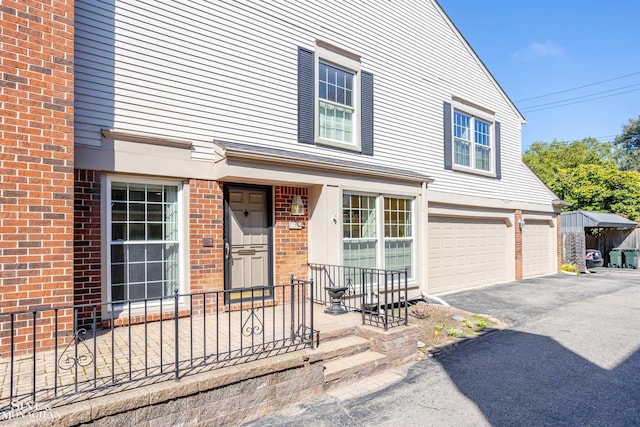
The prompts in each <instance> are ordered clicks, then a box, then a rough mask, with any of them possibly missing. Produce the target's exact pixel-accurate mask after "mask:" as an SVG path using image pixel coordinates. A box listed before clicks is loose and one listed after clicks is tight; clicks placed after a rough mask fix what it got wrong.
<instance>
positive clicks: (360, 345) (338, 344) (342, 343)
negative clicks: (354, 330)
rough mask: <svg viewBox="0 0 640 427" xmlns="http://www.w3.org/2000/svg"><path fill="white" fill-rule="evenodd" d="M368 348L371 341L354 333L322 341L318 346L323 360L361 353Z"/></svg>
mask: <svg viewBox="0 0 640 427" xmlns="http://www.w3.org/2000/svg"><path fill="white" fill-rule="evenodd" d="M370 348H371V342H370V341H369V340H368V339H366V338H361V337H357V336H355V335H350V336H346V337H341V338H335V339H332V340H329V341H323V342H321V343H320V346H319V347H318V349H319V350H321V351H322V354H323V359H324V360H325V361H329V360H331V359H336V358H338V357H346V356H351V355H353V354H357V353H362V352H365V351H367V350H369V349H370Z"/></svg>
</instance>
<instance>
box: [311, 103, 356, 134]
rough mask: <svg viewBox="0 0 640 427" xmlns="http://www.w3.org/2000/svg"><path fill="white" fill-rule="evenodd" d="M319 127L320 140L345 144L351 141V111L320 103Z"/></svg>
mask: <svg viewBox="0 0 640 427" xmlns="http://www.w3.org/2000/svg"><path fill="white" fill-rule="evenodd" d="M319 125H320V127H319V131H320V132H319V133H320V137H321V138H326V139H333V140H336V141H340V142H347V143H351V142H352V141H353V110H348V109H345V108H342V107H336V106H334V105H330V104H325V103H323V102H321V103H320V120H319Z"/></svg>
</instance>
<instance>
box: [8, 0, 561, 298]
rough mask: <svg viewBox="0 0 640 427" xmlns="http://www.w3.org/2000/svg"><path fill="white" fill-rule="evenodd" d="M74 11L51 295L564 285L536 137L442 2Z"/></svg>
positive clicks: (146, 5)
mask: <svg viewBox="0 0 640 427" xmlns="http://www.w3.org/2000/svg"><path fill="white" fill-rule="evenodd" d="M3 13H8V12H3ZM24 13H27V12H26V11H25V12H24ZM72 13H73V20H71V18H70V16H71V15H72V14H71V13H70V12H69V11H64V13H62V14H61V15H60V16H61V17H63V18H64V19H54V20H53V21H54V22H63V25H65V26H66V27H65V28H67V29H70V31H72V33H73V40H72V43H71V46H73V51H72V52H69V51H66V52H63V54H62V55H61V56H60V57H61V58H63V59H64V61H66V62H64V64H63V65H64V66H66V67H70V66H71V58H72V59H73V63H72V64H73V69H72V70H71V71H72V73H73V74H72V79H70V80H69V82H68V83H67V86H65V87H67V88H69V87H71V88H72V90H73V108H71V106H70V105H66V104H64V103H62V104H61V106H60V107H59V108H58V106H56V105H53V107H56V108H54V109H53V110H54V111H58V110H59V109H60V108H63V109H64V112H66V114H67V115H68V114H69V113H70V112H73V117H72V119H73V121H72V122H71V118H70V117H67V118H66V119H67V122H66V124H72V127H73V128H72V129H73V146H72V147H70V148H69V149H68V151H66V153H67V154H68V156H67V160H69V158H68V157H69V156H71V160H72V164H73V173H74V177H73V183H74V188H75V193H74V194H71V193H70V191H71V187H70V186H68V185H67V186H66V187H64V188H63V189H62V190H61V191H60V192H61V193H65V194H66V199H65V198H63V197H61V196H56V195H55V194H53V195H52V197H53V198H54V199H58V200H69V199H70V198H72V197H73V198H74V200H75V205H74V210H73V214H72V215H67V216H66V217H65V218H64V219H66V220H67V221H68V220H69V219H71V218H73V221H74V224H75V227H74V230H73V239H72V240H73V241H74V242H75V243H74V253H73V262H74V263H73V280H68V279H69V277H68V276H65V277H66V280H62V281H61V282H60V285H59V289H63V290H65V291H66V292H67V293H66V294H65V295H69V294H73V295H74V301H75V302H76V303H80V302H101V301H109V300H126V299H135V298H144V297H159V296H165V295H171V294H172V293H173V291H174V289H176V288H177V289H179V290H180V292H182V293H187V292H198V291H206V290H217V289H233V290H237V293H235V294H233V295H235V297H237V298H242V297H246V296H247V295H248V293H247V292H246V289H248V288H251V287H254V286H264V285H273V284H274V283H286V282H287V281H288V280H289V275H290V274H294V275H296V276H297V277H303V278H304V277H307V276H308V275H309V269H308V265H307V264H308V263H309V262H313V263H322V264H336V265H347V266H358V267H370V268H380V269H404V268H407V269H408V272H409V282H410V286H411V293H412V296H414V297H417V296H420V295H421V294H424V295H426V294H442V293H445V292H447V291H453V290H457V289H463V288H469V287H475V286H481V285H489V284H494V283H499V282H506V281H511V280H518V279H521V278H525V277H531V276H536V275H542V274H551V273H555V272H557V270H558V236H559V225H560V223H559V210H560V207H559V205H558V200H556V196H555V195H554V194H552V193H551V192H550V191H549V190H548V189H547V188H546V187H545V186H544V185H543V184H542V183H541V182H540V181H539V180H538V179H537V178H536V177H535V176H534V175H533V173H532V172H531V171H530V170H529V169H528V168H527V167H526V166H524V165H523V163H522V161H521V141H520V134H521V126H522V125H523V123H525V120H524V118H523V116H522V114H521V113H520V112H519V111H518V109H517V108H516V106H515V105H514V104H513V102H512V101H511V100H510V99H509V97H508V96H507V94H506V93H505V92H504V90H503V89H502V88H501V87H500V85H499V84H498V82H497V81H496V80H495V79H494V77H493V76H492V75H491V73H490V72H489V70H488V69H487V67H486V66H485V65H484V64H483V63H482V61H481V60H480V58H478V56H477V55H476V53H475V52H474V51H473V49H472V48H471V47H470V46H469V44H468V43H467V41H466V40H465V39H464V37H463V36H462V35H461V34H460V32H459V31H458V30H457V29H456V27H455V25H454V24H453V23H452V22H451V20H450V19H449V18H448V17H447V15H446V14H445V13H444V11H443V10H442V8H441V7H440V6H439V5H438V4H437V2H436V1H434V0H430V1H424V2H410V3H405V2H367V3H363V2H352V1H325V2H321V3H318V2H287V1H276V0H273V1H260V2H255V1H228V2H227V1H191V2H174V1H154V2H141V1H136V0H101V1H98V0H91V1H89V0H76V1H75V5H74V6H73V11H72ZM3 16H4V15H3ZM3 25H4V24H3ZM63 45H64V44H63ZM66 46H67V47H68V46H69V45H66ZM3 55H6V53H3ZM4 64H5V63H3V65H4ZM32 71H33V72H41V73H42V74H44V75H45V76H46V75H49V74H47V70H46V69H43V70H38V69H35V70H32ZM65 71H66V72H67V73H68V72H70V69H69V68H66V69H65ZM6 73H7V72H5V75H6ZM13 74H15V75H16V76H19V75H20V71H19V70H18V71H16V72H15V73H13ZM25 79H26V78H25ZM19 84H23V85H27V84H28V82H22V83H19ZM6 88H7V86H6V85H5V86H3V90H5V92H4V93H6ZM65 99H66V100H67V101H66V102H67V103H68V102H69V100H70V99H71V96H67V97H66V98H65ZM5 116H6V115H5ZM42 121H43V122H46V121H47V119H46V118H44V119H43V120H42ZM66 135H67V137H65V138H67V140H68V134H66ZM50 145H51V147H55V146H56V145H57V144H56V142H55V141H54V142H51V143H50ZM51 150H52V151H55V150H53V148H51ZM45 151H46V149H45ZM34 155H36V154H34ZM42 157H47V156H46V155H44V154H43V155H42ZM66 172H67V173H69V172H70V171H66ZM65 177H66V178H69V177H68V176H66V175H65ZM65 189H66V190H65ZM56 194H57V193H56ZM5 197H7V196H6V195H5ZM5 202H6V203H8V202H7V199H3V203H5ZM43 204H44V205H47V203H46V202H44V203H43ZM68 231H69V230H68V229H67V234H66V237H63V238H62V239H63V240H65V241H67V242H68V240H69V233H68ZM6 232H7V233H9V232H10V230H8V231H6ZM33 238H34V239H35V238H36V237H33ZM54 239H55V237H54ZM42 240H45V238H43V239H42ZM32 244H33V243H30V244H28V245H24V246H25V251H32V252H33V250H34V249H33V248H32V247H31V246H29V245H32ZM43 244H44V243H43ZM26 253H27V252H25V254H26ZM68 261H69V256H66V257H65V258H64V262H67V263H68ZM19 262H20V261H19V259H18V261H17V263H19ZM34 267H37V266H34ZM68 267H69V266H68V265H66V264H65V268H67V269H68ZM66 271H67V272H68V271H69V270H66ZM18 282H20V281H19V280H18V281H17V282H16V283H17V285H16V286H18V287H19V286H20V284H19V283H18ZM20 299H21V297H16V298H15V300H16V301H18V304H20V302H19V301H20ZM42 302H43V303H46V301H42Z"/></svg>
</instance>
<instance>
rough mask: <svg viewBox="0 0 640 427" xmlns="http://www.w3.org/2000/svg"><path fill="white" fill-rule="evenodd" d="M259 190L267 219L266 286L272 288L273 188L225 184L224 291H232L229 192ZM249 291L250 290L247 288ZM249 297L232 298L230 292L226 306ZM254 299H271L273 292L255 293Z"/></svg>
mask: <svg viewBox="0 0 640 427" xmlns="http://www.w3.org/2000/svg"><path fill="white" fill-rule="evenodd" d="M234 189H237V190H259V191H263V192H264V193H265V196H266V200H265V208H266V218H267V264H268V266H267V274H268V278H267V280H268V283H267V284H266V285H267V286H269V287H270V288H272V287H273V280H274V278H273V276H274V266H273V253H274V252H273V217H274V215H273V188H272V187H270V186H265V185H255V184H239V183H225V184H224V185H223V200H224V201H223V203H224V205H223V207H224V219H223V221H224V227H223V233H224V236H223V237H224V239H223V240H224V249H223V250H224V289H225V290H231V289H232V267H233V257H232V253H231V252H232V248H231V237H232V236H231V233H232V231H231V230H232V228H231V206H230V200H229V194H230V190H234ZM247 289H250V288H247ZM250 298H251V297H250V296H249V297H247V296H245V295H242V296H241V297H240V298H232V297H231V292H228V293H227V297H226V298H225V299H226V300H227V301H225V303H226V304H228V303H230V302H237V301H241V300H246V299H250ZM255 298H260V299H262V298H269V299H271V298H273V292H272V291H270V292H268V293H267V294H263V293H256V294H255Z"/></svg>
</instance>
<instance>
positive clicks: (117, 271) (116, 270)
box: [111, 264, 126, 285]
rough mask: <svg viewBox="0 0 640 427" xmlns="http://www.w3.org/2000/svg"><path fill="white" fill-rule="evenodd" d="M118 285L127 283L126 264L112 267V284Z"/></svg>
mask: <svg viewBox="0 0 640 427" xmlns="http://www.w3.org/2000/svg"><path fill="white" fill-rule="evenodd" d="M118 283H126V281H125V265H124V264H112V265H111V284H112V285H116V284H118Z"/></svg>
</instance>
